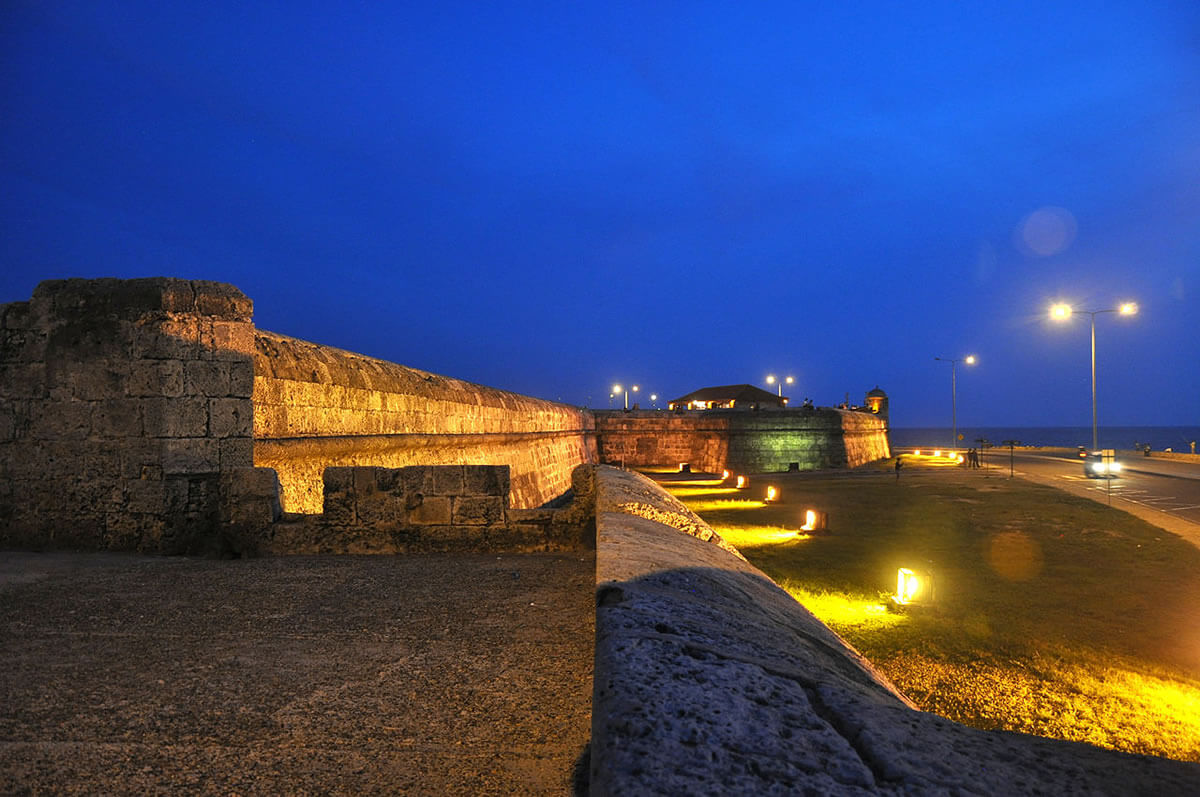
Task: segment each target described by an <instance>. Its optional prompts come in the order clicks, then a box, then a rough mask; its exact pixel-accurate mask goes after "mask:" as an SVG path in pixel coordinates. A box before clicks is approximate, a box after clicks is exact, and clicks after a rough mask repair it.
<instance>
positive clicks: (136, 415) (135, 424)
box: [92, 398, 142, 439]
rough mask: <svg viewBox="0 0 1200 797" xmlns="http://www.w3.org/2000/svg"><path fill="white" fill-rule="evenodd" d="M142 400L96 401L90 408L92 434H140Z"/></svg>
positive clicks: (117, 435) (117, 436) (102, 435)
mask: <svg viewBox="0 0 1200 797" xmlns="http://www.w3.org/2000/svg"><path fill="white" fill-rule="evenodd" d="M141 409H142V402H141V400H140V399H136V398H116V399H108V400H105V401H97V402H96V403H95V405H94V406H93V408H92V435H93V436H95V437H103V438H108V439H112V438H125V437H141V436H142V412H141Z"/></svg>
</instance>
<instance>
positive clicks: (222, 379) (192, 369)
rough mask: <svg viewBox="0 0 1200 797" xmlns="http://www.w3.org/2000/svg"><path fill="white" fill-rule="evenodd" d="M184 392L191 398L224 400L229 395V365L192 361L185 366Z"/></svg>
mask: <svg viewBox="0 0 1200 797" xmlns="http://www.w3.org/2000/svg"><path fill="white" fill-rule="evenodd" d="M183 392H184V393H185V394H187V395H189V396H209V397H218V398H223V397H225V396H228V395H229V364H228V363H223V362H215V361H212V360H190V361H188V362H185V363H184V364H183Z"/></svg>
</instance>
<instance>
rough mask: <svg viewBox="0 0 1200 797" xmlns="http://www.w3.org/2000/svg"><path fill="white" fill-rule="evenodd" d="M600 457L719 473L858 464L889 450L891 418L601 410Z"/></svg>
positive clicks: (825, 412) (805, 412)
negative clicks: (888, 419)
mask: <svg viewBox="0 0 1200 797" xmlns="http://www.w3.org/2000/svg"><path fill="white" fill-rule="evenodd" d="M593 414H594V415H595V418H596V435H597V440H598V445H599V449H600V461H601V462H613V463H622V464H624V465H626V466H631V467H649V466H653V465H672V464H675V463H679V462H687V463H690V464H691V465H692V467H693V468H696V469H698V470H703V471H707V472H709V473H719V472H720V471H721V470H722V469H724V468H731V469H734V470H741V471H749V472H771V471H785V470H787V469H788V467H789V465H791V463H793V462H794V463H797V464H798V466H799V468H800V470H816V469H819V468H843V467H856V466H858V465H864V464H866V463H868V462H874V461H875V460H877V459H885V458H887V457H888V456H890V453H889V447H888V438H887V422H886V421H885V420H884V419H883V418H882V417H880V416H878V415H874V414H872V413H869V412H860V411H854V410H836V409H831V408H827V407H822V408H819V409H798V410H760V411H758V412H753V411H746V410H702V411H689V412H682V413H677V412H656V411H649V410H642V411H635V412H621V411H602V410H594V411H593Z"/></svg>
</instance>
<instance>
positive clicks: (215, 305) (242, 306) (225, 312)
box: [191, 280, 254, 321]
mask: <svg viewBox="0 0 1200 797" xmlns="http://www.w3.org/2000/svg"><path fill="white" fill-rule="evenodd" d="M191 288H192V290H193V291H194V292H195V296H196V304H195V308H196V312H197V313H199V314H200V315H205V316H212V317H214V318H222V319H225V320H228V321H249V320H250V319H251V318H253V316H254V302H252V301H251V300H250V299H249V297H247V296H246V294H244V293H242V292H241V291H240V290H238V289H237V288H235V287H234V286H233V285H230V284H228V283H225V282H212V281H210V280H192V281H191Z"/></svg>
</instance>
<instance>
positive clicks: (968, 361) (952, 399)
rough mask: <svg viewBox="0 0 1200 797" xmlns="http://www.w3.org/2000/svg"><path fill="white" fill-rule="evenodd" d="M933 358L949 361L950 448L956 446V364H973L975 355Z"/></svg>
mask: <svg viewBox="0 0 1200 797" xmlns="http://www.w3.org/2000/svg"><path fill="white" fill-rule="evenodd" d="M933 359H935V360H940V361H941V362H944V363H945V362H948V363H950V426H951V427H952V431H951V434H952V435H953V436H954V439H953V440H952V441H951V443H950V447H951V448H955V447H957V446H958V374H957V366H958V364H959V363H960V362H963V363H966V364H967V365H974V364H975V355H974V354H968V355H967V356H966V357H959V358H951V357H934V358H933Z"/></svg>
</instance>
